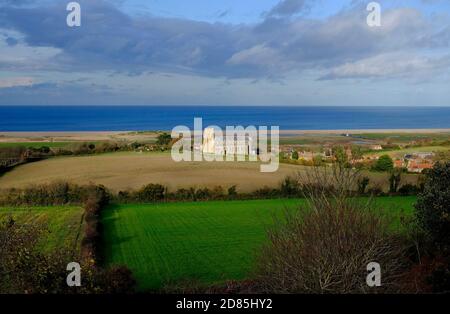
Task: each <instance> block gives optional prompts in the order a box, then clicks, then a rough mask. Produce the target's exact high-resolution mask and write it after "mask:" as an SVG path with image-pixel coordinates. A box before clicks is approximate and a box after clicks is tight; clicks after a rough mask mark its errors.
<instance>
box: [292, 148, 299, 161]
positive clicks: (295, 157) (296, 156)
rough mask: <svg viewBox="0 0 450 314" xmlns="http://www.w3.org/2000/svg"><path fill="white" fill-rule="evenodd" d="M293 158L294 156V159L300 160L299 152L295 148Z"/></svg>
mask: <svg viewBox="0 0 450 314" xmlns="http://www.w3.org/2000/svg"><path fill="white" fill-rule="evenodd" d="M291 158H292V159H293V160H298V152H297V151H295V150H294V151H293V152H292V156H291Z"/></svg>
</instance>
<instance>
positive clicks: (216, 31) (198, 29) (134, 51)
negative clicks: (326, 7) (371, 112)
mask: <svg viewBox="0 0 450 314" xmlns="http://www.w3.org/2000/svg"><path fill="white" fill-rule="evenodd" d="M80 3H81V5H82V10H83V15H82V26H81V27H80V28H68V27H67V26H66V25H65V23H66V22H65V18H66V14H67V12H66V10H65V3H62V2H58V3H55V4H54V5H52V6H44V7H33V8H18V7H11V6H7V7H0V27H2V28H5V29H14V30H17V31H19V32H21V33H22V34H23V35H24V41H25V42H26V44H28V45H29V46H39V47H42V46H45V47H54V48H57V49H60V50H61V53H59V54H58V55H57V56H56V57H54V58H52V63H51V64H48V67H49V69H52V70H58V71H74V70H77V71H87V72H89V71H94V70H109V71H114V72H117V73H128V74H129V75H139V74H140V73H146V72H149V71H156V72H158V71H159V72H167V73H170V72H173V73H187V74H189V73H191V74H195V75H200V76H208V77H227V78H239V77H248V78H252V79H258V78H262V77H264V78H277V77H278V78H279V77H282V76H283V74H284V73H286V72H289V71H298V72H301V71H304V70H321V69H324V68H333V69H337V68H339V67H340V66H344V65H346V64H352V63H353V64H357V62H358V61H361V60H366V59H370V58H374V57H376V56H377V55H381V54H388V53H396V52H401V51H405V50H417V51H419V50H421V49H434V48H448V44H449V43H448V38H449V31H448V30H443V28H442V27H441V29H440V30H439V31H437V30H436V29H435V28H434V27H433V25H432V23H431V22H430V21H428V20H427V19H426V18H425V17H424V16H422V15H421V14H420V12H418V11H416V10H412V9H395V10H389V11H386V12H384V14H383V26H382V27H381V28H378V29H372V28H370V27H368V26H367V24H366V22H365V21H366V14H367V13H366V10H365V7H364V6H354V7H352V8H350V9H348V10H344V11H342V12H340V13H338V14H337V15H335V16H332V17H330V18H328V19H327V20H312V19H307V18H304V17H302V18H290V16H291V13H292V12H299V10H301V9H302V8H304V5H305V4H304V1H282V2H280V3H279V4H278V5H277V6H275V7H274V8H273V10H272V12H277V13H276V14H277V16H281V15H283V16H284V17H286V16H288V18H280V17H277V18H274V17H268V18H267V19H265V20H264V21H263V22H262V23H260V24H258V25H238V26H235V25H228V24H220V23H206V22H198V21H190V20H183V19H174V18H158V17H154V16H146V17H142V16H140V17H134V16H129V15H127V14H125V13H123V12H121V11H120V10H119V9H118V8H117V7H116V6H114V5H113V4H111V3H110V2H107V1H102V0H80ZM330 77H332V74H330ZM334 77H335V78H339V77H340V76H339V75H337V74H334Z"/></svg>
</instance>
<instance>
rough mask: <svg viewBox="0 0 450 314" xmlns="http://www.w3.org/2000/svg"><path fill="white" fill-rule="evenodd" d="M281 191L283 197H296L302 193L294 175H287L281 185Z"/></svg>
mask: <svg viewBox="0 0 450 314" xmlns="http://www.w3.org/2000/svg"><path fill="white" fill-rule="evenodd" d="M280 193H281V196H283V197H295V196H299V194H300V184H299V183H298V181H297V180H295V179H294V178H292V177H289V176H288V177H286V178H285V179H284V180H283V181H282V182H281V185H280Z"/></svg>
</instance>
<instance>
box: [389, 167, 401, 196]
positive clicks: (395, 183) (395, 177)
mask: <svg viewBox="0 0 450 314" xmlns="http://www.w3.org/2000/svg"><path fill="white" fill-rule="evenodd" d="M401 180H402V173H401V172H400V171H393V172H392V173H391V176H390V177H389V192H390V193H397V191H398V188H399V186H400V181H401Z"/></svg>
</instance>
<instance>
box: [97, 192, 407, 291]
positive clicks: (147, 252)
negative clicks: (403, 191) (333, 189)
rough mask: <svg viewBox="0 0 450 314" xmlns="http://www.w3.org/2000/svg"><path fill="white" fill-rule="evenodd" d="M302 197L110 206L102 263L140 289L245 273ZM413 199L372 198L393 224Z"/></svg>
mask: <svg viewBox="0 0 450 314" xmlns="http://www.w3.org/2000/svg"><path fill="white" fill-rule="evenodd" d="M302 202H303V201H302V200H296V199H289V200H287V199H278V200H252V201H211V202H197V203H162V204H148V205H142V204H139V205H138V204H136V205H134V204H127V205H111V206H109V207H108V208H107V209H105V210H104V212H103V218H102V220H103V224H104V234H103V237H104V241H105V255H106V263H107V264H125V265H127V266H128V267H130V269H131V270H132V271H133V273H134V275H135V277H136V278H137V280H138V284H139V288H140V289H157V288H161V287H162V286H163V285H164V284H167V283H174V282H180V281H190V280H193V281H196V282H200V283H205V284H211V283H218V282H221V281H224V280H233V279H234V280H240V279H244V278H247V277H248V276H251V270H252V266H253V265H254V262H255V256H256V252H257V249H258V248H259V247H260V246H261V245H262V244H263V242H264V240H265V237H266V232H265V231H266V230H267V228H268V227H270V226H271V225H272V223H273V221H274V219H273V218H274V217H276V216H279V215H281V213H282V212H283V209H284V208H287V209H293V208H296V207H297V206H298V205H299V204H301V203H302ZM414 202H415V198H414V197H384V198H378V199H376V203H377V204H378V205H379V206H380V208H383V209H385V210H386V211H387V212H388V213H391V214H392V215H393V217H394V218H395V219H396V222H397V223H396V224H398V221H399V220H400V219H399V217H400V216H402V215H406V216H408V215H411V214H412V212H413V203H414Z"/></svg>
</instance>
